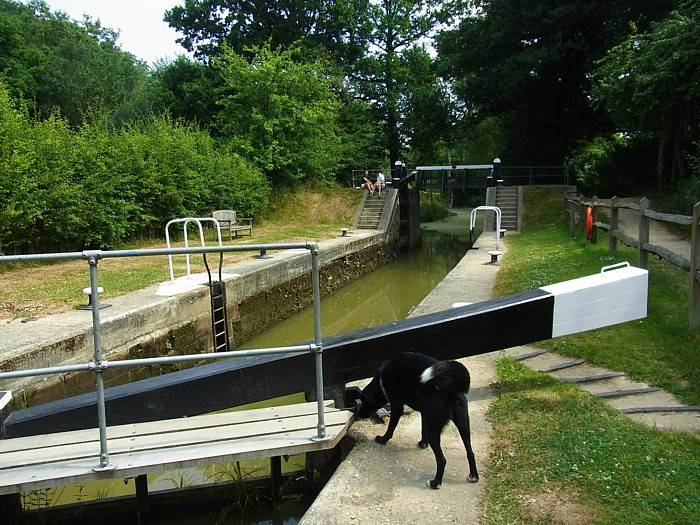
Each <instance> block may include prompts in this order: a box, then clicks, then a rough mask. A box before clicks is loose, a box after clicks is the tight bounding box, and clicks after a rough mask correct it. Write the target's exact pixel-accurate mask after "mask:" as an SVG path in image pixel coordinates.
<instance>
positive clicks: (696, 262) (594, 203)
mask: <svg viewBox="0 0 700 525" xmlns="http://www.w3.org/2000/svg"><path fill="white" fill-rule="evenodd" d="M589 207H590V208H591V214H592V226H593V227H592V230H591V235H590V241H591V242H592V243H596V242H597V233H598V229H601V230H605V231H608V232H609V236H608V253H609V254H610V255H611V256H613V257H614V256H615V255H616V254H617V242H618V241H620V242H622V243H623V244H625V245H627V246H629V247H630V248H634V249H635V250H637V254H638V257H639V263H638V264H639V267H640V268H645V269H647V268H648V266H649V265H648V257H649V254H650V253H652V254H654V255H656V256H658V257H660V258H661V259H664V260H666V261H668V262H670V263H671V264H673V265H674V266H677V267H678V268H680V269H682V270H685V271H687V272H688V273H689V284H690V309H689V310H690V311H689V320H688V322H689V327H690V329H691V330H697V331H700V202H698V203H697V204H695V206H693V215H692V216H689V215H673V214H669V213H661V212H658V211H654V210H652V209H650V208H649V199H647V198H643V199H641V200H640V201H639V203H638V204H634V203H628V202H619V200H618V198H617V197H613V198H611V199H610V201H609V202H606V201H600V200H598V198H597V197H596V196H593V197H592V198H590V199H587V198H585V197H582V196H575V197H572V196H570V195H569V196H567V197H566V198H565V206H564V210H565V213H568V215H569V233H570V235H571V237H572V238H577V237H578V236H579V235H584V236H585V228H586V213H587V210H588V208H589ZM620 208H626V209H629V210H635V211H636V212H638V213H639V231H638V233H637V237H636V238H634V237H630V236H628V235H626V234H625V233H624V232H623V231H622V230H620V229H619V228H618V217H619V210H620ZM601 210H606V211H607V212H608V215H609V217H610V222H609V223H605V222H600V220H599V215H600V211H601ZM650 220H654V221H658V222H664V223H670V224H679V225H682V226H691V227H692V231H691V237H690V259H686V258H685V257H684V256H683V255H680V254H677V253H674V252H672V251H670V250H668V249H667V248H664V247H663V246H658V245H656V244H651V243H650V242H649V221H650Z"/></svg>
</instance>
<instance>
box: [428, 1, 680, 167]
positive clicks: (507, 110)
mask: <svg viewBox="0 0 700 525" xmlns="http://www.w3.org/2000/svg"><path fill="white" fill-rule="evenodd" d="M672 3H673V2H672V0H611V1H607V0H606V1H602V0H565V1H556V2H554V1H552V0H534V1H530V2H515V3H514V2H512V1H510V0H487V1H483V2H478V4H477V5H478V10H477V11H476V12H475V13H473V14H472V16H469V17H467V18H465V19H464V20H462V21H461V23H460V25H459V27H457V28H456V29H453V30H449V31H445V32H444V33H443V34H442V35H441V37H440V38H439V40H438V49H439V52H440V58H441V60H442V64H443V71H444V72H445V74H447V75H449V77H450V78H452V79H453V80H454V88H455V91H456V93H457V95H458V96H459V97H460V99H461V100H462V101H463V103H464V104H465V110H466V112H467V115H468V116H470V117H473V115H474V114H476V115H478V118H479V119H481V118H484V117H487V116H491V117H498V118H500V119H502V120H503V122H504V124H505V129H506V130H507V132H508V150H507V151H506V152H502V158H504V159H507V162H508V163H511V164H517V163H525V164H536V163H560V162H561V161H562V160H563V158H564V157H565V155H566V154H567V153H569V150H570V149H571V148H572V147H573V146H574V145H575V144H576V143H577V142H578V141H579V140H582V139H585V138H587V137H590V136H591V135H592V134H593V133H594V132H595V131H597V130H598V129H600V128H601V127H605V126H606V119H605V116H604V115H602V114H600V113H596V112H595V111H594V110H593V109H592V108H591V107H590V101H589V92H590V79H589V77H590V73H591V70H592V69H593V66H594V62H595V60H597V59H599V58H601V57H602V56H604V54H605V52H606V51H607V49H608V48H609V47H610V46H611V45H613V44H616V43H617V42H619V41H620V40H622V39H623V38H624V35H625V33H626V28H627V25H628V23H629V22H630V21H636V22H637V23H638V24H639V26H640V27H643V26H645V25H646V23H647V21H648V20H649V19H650V18H651V19H655V18H658V17H659V16H661V15H662V14H663V13H664V12H665V11H667V10H668V8H669V6H670V5H671V4H672Z"/></svg>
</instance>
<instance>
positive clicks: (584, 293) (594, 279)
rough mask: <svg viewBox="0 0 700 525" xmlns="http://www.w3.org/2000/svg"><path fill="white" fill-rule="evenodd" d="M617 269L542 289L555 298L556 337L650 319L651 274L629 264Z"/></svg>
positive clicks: (554, 325) (553, 329)
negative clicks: (647, 317) (648, 314)
mask: <svg viewBox="0 0 700 525" xmlns="http://www.w3.org/2000/svg"><path fill="white" fill-rule="evenodd" d="M623 264H627V263H623ZM617 266H619V265H615V266H614V267H617ZM614 267H607V268H603V270H602V271H601V273H599V274H596V275H589V276H587V277H581V278H580V279H573V280H571V281H564V282H562V283H557V284H552V285H549V286H543V287H542V290H545V291H547V292H549V293H551V294H552V295H554V319H553V323H552V337H558V336H562V335H568V334H574V333H578V332H585V331H586V330H593V329H595V328H601V327H603V326H609V325H613V324H618V323H624V322H627V321H633V320H635V319H643V318H645V317H646V316H647V292H648V286H649V285H648V280H649V272H648V271H647V270H643V269H641V268H636V267H634V266H629V264H627V266H625V267H622V268H619V267H618V268H616V269H613V268H614ZM608 269H610V271H607V270H608Z"/></svg>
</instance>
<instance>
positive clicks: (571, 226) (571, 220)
mask: <svg viewBox="0 0 700 525" xmlns="http://www.w3.org/2000/svg"><path fill="white" fill-rule="evenodd" d="M568 205H569V239H574V238H575V237H574V228H575V227H576V224H575V221H576V216H575V215H574V214H575V213H576V212H575V211H574V201H573V200H570V201H568Z"/></svg>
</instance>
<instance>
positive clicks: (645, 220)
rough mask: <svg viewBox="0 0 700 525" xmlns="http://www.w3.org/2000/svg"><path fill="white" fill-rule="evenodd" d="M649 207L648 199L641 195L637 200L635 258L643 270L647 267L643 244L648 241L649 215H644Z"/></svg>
mask: <svg viewBox="0 0 700 525" xmlns="http://www.w3.org/2000/svg"><path fill="white" fill-rule="evenodd" d="M647 208H649V199H647V198H646V197H643V198H642V200H640V201H639V236H638V238H639V246H638V247H637V258H638V260H639V267H640V268H644V269H645V270H646V269H647V268H649V253H648V252H647V251H645V250H644V245H645V244H647V243H648V242H649V217H647V216H646V211H647Z"/></svg>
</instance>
